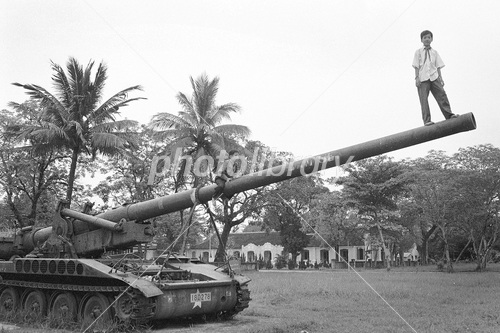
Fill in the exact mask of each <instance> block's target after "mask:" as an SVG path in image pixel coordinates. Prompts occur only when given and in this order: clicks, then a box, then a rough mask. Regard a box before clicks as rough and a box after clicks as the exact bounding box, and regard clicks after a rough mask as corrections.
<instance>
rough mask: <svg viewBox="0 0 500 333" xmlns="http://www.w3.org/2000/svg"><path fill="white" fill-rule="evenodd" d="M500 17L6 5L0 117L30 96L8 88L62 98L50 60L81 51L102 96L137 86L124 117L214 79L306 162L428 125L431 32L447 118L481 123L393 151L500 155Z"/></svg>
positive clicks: (370, 1)
mask: <svg viewBox="0 0 500 333" xmlns="http://www.w3.org/2000/svg"><path fill="white" fill-rule="evenodd" d="M498 17H500V1H497V0H491V1H488V0H485V1H468V0H466V1H462V0H453V1H436V0H429V1H428V0H422V1H419V0H417V1H415V0H394V1H390V0H387V1H374V0H366V1H363V0H358V1H337V0H329V1H291V0H286V1H280V0H276V1H259V0H253V1H235V0H229V1H217V0H215V1H201V0H187V1H151V0H150V1H147V2H146V1H128V0H120V1H94V0H83V1H82V0H74V1H68V0H49V1H34V0H16V1H7V0H0V42H1V47H0V59H1V60H2V61H0V109H4V108H5V109H8V106H7V103H8V102H10V101H14V102H23V101H25V100H26V99H27V98H28V97H27V95H26V94H25V91H24V89H22V88H20V87H16V86H13V85H12V84H11V83H13V82H19V83H23V84H26V83H31V84H38V85H40V86H43V87H45V88H47V89H48V90H49V91H52V92H54V90H53V87H52V81H51V76H52V69H51V66H50V61H53V62H55V63H57V64H60V65H62V66H64V67H65V65H66V63H67V61H68V59H69V57H75V58H76V59H77V60H78V61H79V62H80V63H82V64H84V65H86V64H87V63H88V62H89V61H90V60H94V61H95V62H96V67H97V64H98V63H100V62H102V61H103V62H105V63H106V64H107V66H108V81H107V85H106V87H105V90H104V96H105V97H109V96H111V95H113V94H114V93H116V92H118V91H120V90H122V89H124V88H127V87H130V86H134V85H142V86H143V87H144V91H143V92H140V93H136V94H133V95H130V97H139V96H141V97H146V98H147V100H141V101H137V102H133V103H131V104H130V105H129V106H128V107H125V108H123V109H122V116H123V117H124V118H128V119H133V120H137V121H139V122H140V123H144V124H146V123H148V122H149V121H150V119H151V117H152V116H153V115H155V114H157V113H159V112H170V113H174V114H176V113H177V112H178V111H179V110H181V108H180V106H179V104H178V102H177V100H176V97H175V96H176V94H177V93H178V92H183V93H185V94H187V95H191V92H192V89H191V85H190V81H189V78H190V77H194V78H196V77H198V76H199V75H200V74H202V73H206V74H207V75H208V76H209V77H210V78H213V77H215V76H218V77H219V78H220V83H219V93H218V95H217V101H216V102H217V104H225V103H229V102H234V103H237V104H239V105H240V106H241V108H242V112H241V113H240V114H237V115H234V116H233V119H232V120H233V121H232V122H233V123H235V124H241V125H246V126H248V127H249V128H250V129H251V131H252V136H251V139H253V140H259V141H261V142H263V143H264V144H266V145H268V146H270V147H271V148H272V149H275V150H279V151H288V152H292V153H294V154H295V155H296V156H297V157H307V156H311V155H316V154H320V153H326V152H329V151H332V150H335V149H339V148H343V147H348V146H351V145H354V144H357V143H361V142H365V141H369V140H372V139H376V138H380V137H384V136H386V135H391V134H394V133H398V132H402V131H405V130H408V129H412V128H416V127H419V126H422V119H421V112H420V104H419V101H418V96H417V90H416V87H415V83H414V70H413V68H412V67H411V63H412V60H413V55H414V52H415V50H416V49H417V48H419V47H421V46H422V44H421V42H420V32H421V31H423V30H426V29H429V30H431V31H432V32H433V34H434V41H433V43H432V47H433V48H434V49H436V50H437V51H438V52H439V54H440V55H441V58H442V59H443V61H444V63H445V65H446V66H445V67H444V68H443V70H442V73H443V78H444V81H445V90H446V91H447V93H448V97H449V100H450V103H451V106H452V110H453V112H455V113H458V114H463V113H468V112H472V113H474V116H475V118H476V122H477V129H476V130H475V131H471V132H465V133H460V134H457V135H453V136H450V137H447V138H442V139H439V140H435V141H432V142H429V143H425V144H421V145H418V146H414V147H410V148H405V149H402V150H399V151H396V152H392V153H389V154H388V155H389V156H392V157H394V158H395V159H397V160H399V159H403V158H417V157H424V156H425V155H426V154H427V152H428V151H429V150H431V149H436V150H444V151H445V152H447V153H448V154H453V153H455V152H457V151H458V149H459V148H461V147H469V146H474V145H479V144H486V143H491V144H493V145H495V146H497V147H500V135H499V134H498V133H499V130H498V126H499V124H500V113H499V112H498V105H499V103H498V101H497V99H498V96H497V94H498V93H499V87H500V85H499V83H498V82H499V81H500V61H499V60H498V59H500V20H498ZM429 100H430V105H431V114H432V120H433V121H441V120H444V117H443V115H442V114H441V112H440V111H439V108H438V107H437V104H436V102H435V100H434V99H433V97H432V96H430V97H429Z"/></svg>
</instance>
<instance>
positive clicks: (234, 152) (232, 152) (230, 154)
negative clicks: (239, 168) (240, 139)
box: [229, 149, 240, 156]
mask: <svg viewBox="0 0 500 333" xmlns="http://www.w3.org/2000/svg"><path fill="white" fill-rule="evenodd" d="M239 153H240V152H239V151H237V150H235V149H233V150H230V151H229V156H233V155H234V154H239Z"/></svg>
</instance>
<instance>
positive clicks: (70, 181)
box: [66, 147, 80, 206]
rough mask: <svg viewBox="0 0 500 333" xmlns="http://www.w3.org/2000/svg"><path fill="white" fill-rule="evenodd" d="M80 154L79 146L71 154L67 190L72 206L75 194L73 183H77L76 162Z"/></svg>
mask: <svg viewBox="0 0 500 333" xmlns="http://www.w3.org/2000/svg"><path fill="white" fill-rule="evenodd" d="M79 154H80V149H79V147H76V148H74V149H73V153H72V154H71V166H70V168H69V177H68V189H67V191H66V201H68V205H70V206H71V197H72V196H73V184H74V183H75V175H76V163H77V162H78V155H79Z"/></svg>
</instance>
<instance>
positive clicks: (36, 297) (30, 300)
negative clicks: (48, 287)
mask: <svg viewBox="0 0 500 333" xmlns="http://www.w3.org/2000/svg"><path fill="white" fill-rule="evenodd" d="M23 308H24V310H26V311H28V312H29V313H30V314H31V315H34V316H36V317H38V316H45V314H47V298H46V297H45V294H44V293H43V292H41V291H40V290H31V291H30V292H29V293H28V294H27V295H26V297H25V298H24V301H23Z"/></svg>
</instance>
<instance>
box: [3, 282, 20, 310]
mask: <svg viewBox="0 0 500 333" xmlns="http://www.w3.org/2000/svg"><path fill="white" fill-rule="evenodd" d="M19 303H20V301H19V293H18V292H17V290H16V289H15V288H12V287H9V288H6V289H4V290H3V291H2V293H1V294H0V310H1V311H0V312H2V313H5V312H9V311H14V310H16V309H17V308H18V307H19Z"/></svg>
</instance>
